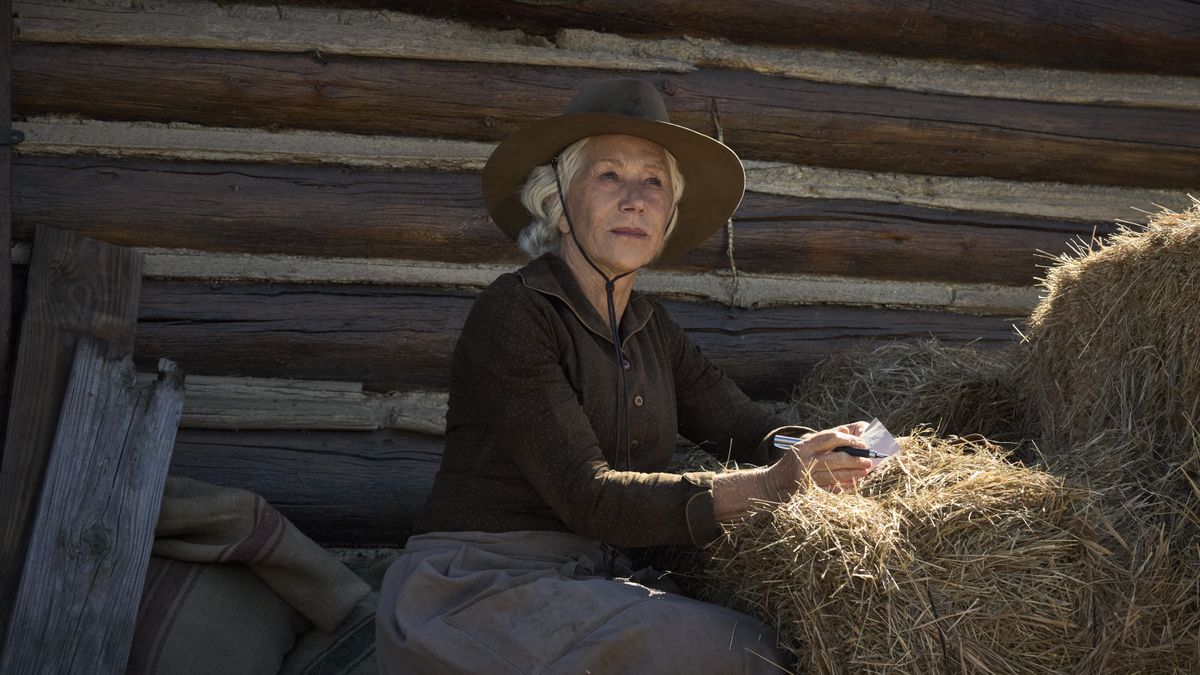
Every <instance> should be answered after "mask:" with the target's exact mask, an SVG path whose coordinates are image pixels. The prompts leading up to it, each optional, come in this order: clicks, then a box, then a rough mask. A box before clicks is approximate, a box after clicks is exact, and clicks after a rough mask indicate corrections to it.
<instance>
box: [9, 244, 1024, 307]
mask: <svg viewBox="0 0 1200 675" xmlns="http://www.w3.org/2000/svg"><path fill="white" fill-rule="evenodd" d="M893 236H894V235H893ZM26 250H27V249H26V248H25V247H24V246H23V245H17V246H15V247H14V248H13V259H14V260H15V261H17V263H18V264H20V263H21V262H22V261H23V260H24V256H25V253H26ZM136 250H137V251H138V252H140V253H142V254H143V256H145V258H146V276H147V277H150V278H156V279H180V280H182V279H189V280H196V281H217V282H225V281H235V282H244V281H260V282H276V283H278V282H283V283H332V284H361V283H366V284H376V285H385V284H386V285H395V286H406V287H408V286H411V287H433V286H437V287H444V288H448V289H452V290H454V291H464V292H469V293H472V294H474V292H477V291H478V290H480V289H482V288H484V287H485V286H487V285H488V284H489V283H491V282H492V281H494V280H495V279H496V277H498V276H500V275H501V274H504V273H505V272H512V271H514V270H516V269H517V268H518V267H520V265H519V264H489V263H474V264H455V263H430V262H424V261H419V260H418V261H414V260H395V259H388V258H314V257H308V258H302V257H297V256H278V255H276V256H269V255H245V254H219V253H218V254H213V253H205V252H198V251H188V250H183V249H136ZM638 288H639V290H640V291H642V292H645V293H651V294H654V295H659V296H663V297H671V298H676V299H680V300H701V301H710V302H718V303H723V304H725V305H727V306H729V307H737V308H740V309H754V308H762V307H776V306H790V305H812V304H837V305H848V306H887V307H895V308H907V309H914V308H918V309H930V310H936V311H942V312H955V313H965V314H977V315H985V316H987V315H990V316H1013V315H1023V314H1028V313H1029V311H1030V310H1031V309H1033V306H1034V305H1035V304H1037V298H1038V291H1037V289H1036V288H1034V287H1033V286H1000V285H994V284H962V283H950V282H932V281H930V282H924V281H886V280H876V279H859V278H853V277H844V276H821V275H814V274H790V275H782V274H781V275H772V274H753V273H746V272H741V271H739V272H738V273H737V274H732V273H730V272H727V271H725V270H712V271H709V272H705V273H689V272H673V271H669V270H668V271H656V270H646V271H644V272H641V273H640V274H639V278H638Z"/></svg>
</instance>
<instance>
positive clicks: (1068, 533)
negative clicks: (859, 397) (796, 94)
mask: <svg viewBox="0 0 1200 675" xmlns="http://www.w3.org/2000/svg"><path fill="white" fill-rule="evenodd" d="M903 446H904V453H903V454H902V455H901V456H899V457H897V458H896V459H893V460H891V461H890V462H888V463H887V464H885V465H883V466H882V467H880V469H878V470H877V471H876V472H875V473H873V474H872V475H871V476H870V477H869V478H868V479H867V480H866V481H865V482H864V483H863V485H862V486H861V489H860V490H859V491H858V492H852V493H843V494H836V495H835V494H830V493H827V492H824V491H821V490H811V491H808V492H805V493H803V494H800V495H797V496H796V497H795V498H793V499H792V500H791V501H790V502H788V503H786V504H783V505H779V506H778V507H776V508H769V509H767V510H765V511H764V512H762V513H760V514H757V515H756V516H755V517H752V518H750V519H747V520H745V521H743V522H741V523H739V524H736V525H733V526H730V527H728V528H727V532H726V536H725V538H724V539H723V540H722V541H721V542H720V543H719V544H718V546H717V548H716V550H715V552H714V554H713V557H712V559H711V560H710V562H709V564H708V567H707V569H706V574H707V579H708V583H709V586H710V588H709V591H708V597H709V599H712V600H714V601H717V602H720V603H722V604H726V605H728V606H732V607H735V608H737V609H740V610H742V611H747V612H750V613H752V614H755V615H757V616H758V617H760V618H761V619H763V620H765V621H767V622H769V623H772V624H773V625H775V626H776V627H777V628H778V629H779V631H780V635H781V637H782V639H783V640H784V642H785V645H784V646H785V647H786V648H787V649H789V650H791V651H792V652H793V653H794V654H795V655H796V657H797V659H798V667H797V672H810V671H813V672H823V673H831V672H902V673H927V672H947V671H969V672H995V673H1053V672H1071V671H1076V670H1079V669H1080V667H1081V664H1086V663H1088V662H1089V658H1090V655H1091V654H1092V652H1093V651H1094V646H1093V644H1092V642H1091V636H1090V635H1089V634H1088V632H1087V628H1088V626H1089V624H1092V623H1093V622H1092V621H1091V615H1090V613H1091V611H1092V608H1093V600H1094V598H1093V589H1094V587H1095V585H1096V584H1097V582H1098V581H1100V580H1101V579H1102V577H1103V575H1104V573H1105V570H1106V568H1105V566H1104V564H1103V561H1102V558H1103V555H1102V554H1103V551H1102V549H1100V547H1098V546H1097V545H1096V544H1095V538H1096V537H1095V533H1094V531H1093V527H1092V525H1091V524H1090V523H1089V521H1088V518H1087V515H1088V512H1089V511H1088V510H1089V509H1090V508H1092V505H1091V501H1090V497H1089V496H1088V495H1087V493H1085V492H1081V491H1076V490H1072V489H1069V488H1066V487H1065V486H1064V484H1063V481H1062V480H1061V479H1059V478H1056V477H1054V476H1052V475H1050V474H1048V473H1045V472H1042V471H1037V470H1033V469H1028V468H1023V467H1018V466H1013V465H1011V464H1010V463H1009V462H1007V461H1006V460H1005V459H1004V457H1003V453H1002V452H1001V450H1000V449H999V448H998V447H997V446H994V445H991V444H987V443H979V444H962V443H950V442H948V441H945V440H942V439H937V438H934V437H932V436H928V435H925V436H917V437H910V438H907V439H903Z"/></svg>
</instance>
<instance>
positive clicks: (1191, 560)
mask: <svg viewBox="0 0 1200 675" xmlns="http://www.w3.org/2000/svg"><path fill="white" fill-rule="evenodd" d="M1155 444H1156V441H1155V440H1154V439H1153V438H1152V437H1146V436H1138V435H1135V434H1131V433H1130V432H1127V431H1124V430H1120V429H1112V430H1107V431H1103V432H1101V433H1099V434H1098V435H1097V436H1095V437H1094V438H1092V439H1091V440H1089V441H1087V442H1085V443H1077V444H1074V445H1072V446H1070V447H1068V448H1066V449H1060V452H1059V453H1058V454H1057V455H1055V456H1054V457H1051V458H1050V459H1049V467H1050V470H1052V471H1054V472H1055V473H1057V474H1059V475H1062V476H1065V477H1067V478H1068V479H1069V481H1071V482H1073V483H1076V484H1080V485H1084V486H1087V487H1088V488H1089V489H1091V490H1093V491H1094V492H1095V493H1096V494H1097V496H1098V503H1097V508H1098V509H1099V510H1100V511H1101V512H1102V515H1099V516H1093V520H1094V521H1096V522H1098V523H1102V524H1103V527H1101V528H1100V529H1099V530H1098V531H1099V535H1100V543H1101V544H1102V545H1103V546H1104V547H1106V548H1108V549H1109V550H1110V551H1112V555H1111V556H1109V557H1108V558H1107V560H1106V561H1105V564H1106V566H1107V567H1108V569H1107V571H1106V573H1105V575H1104V576H1105V578H1106V580H1105V581H1104V583H1100V584H1097V587H1096V595H1095V604H1096V607H1097V611H1096V612H1095V616H1094V621H1095V626H1094V631H1095V632H1096V634H1097V635H1101V636H1104V638H1103V639H1102V640H1097V641H1096V649H1095V654H1094V657H1093V663H1094V664H1095V669H1096V671H1097V672H1123V673H1133V672H1140V673H1195V672H1200V433H1196V432H1193V433H1191V434H1189V436H1188V437H1187V438H1180V439H1175V440H1174V441H1173V443H1172V447H1171V448H1170V450H1169V451H1163V450H1157V451H1156V450H1155ZM1165 456H1176V457H1185V458H1186V459H1185V460H1184V461H1182V462H1175V463H1165V462H1164V460H1163V457H1165Z"/></svg>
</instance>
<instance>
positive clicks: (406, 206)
mask: <svg viewBox="0 0 1200 675" xmlns="http://www.w3.org/2000/svg"><path fill="white" fill-rule="evenodd" d="M478 180H479V179H478V177H476V176H473V175H470V174H460V173H434V172H418V171H389V172H380V171H363V170H349V169H344V168H335V167H309V166H277V165H247V164H225V163H220V164H218V163H209V162H205V163H190V162H189V163H182V162H162V161H158V162H148V161H142V160H97V159H95V158H84V157H74V158H48V157H47V158H42V157H24V156H23V157H21V158H19V159H18V161H17V163H16V164H15V173H14V219H15V225H14V226H15V230H14V236H15V238H16V239H17V240H18V241H27V240H29V239H30V238H32V235H33V227H34V224H35V223H37V224H43V225H50V226H53V227H58V228H62V229H67V230H72V231H76V232H79V233H80V234H84V235H87V236H90V237H94V238H97V239H102V240H105V241H109V242H112V243H115V244H119V245H122V246H131V247H141V248H143V249H146V248H156V249H157V248H170V249H188V250H191V251H206V252H212V253H224V254H251V255H255V256H272V255H274V256H280V255H282V256H294V257H307V258H312V259H313V260H310V261H301V260H297V261H295V262H294V264H293V265H292V269H299V268H301V267H310V268H311V267H314V266H315V265H316V264H318V262H319V261H317V260H315V259H316V258H324V259H326V261H327V262H332V260H331V259H342V258H344V259H348V261H353V262H355V263H365V264H359V265H357V266H355V265H351V266H350V267H349V270H350V271H351V272H352V273H353V272H356V273H358V274H359V275H360V278H359V279H358V280H360V281H368V282H369V281H371V279H370V278H369V277H366V276H362V275H369V274H370V273H371V272H372V271H373V270H376V271H377V268H378V266H379V265H381V264H386V263H385V261H384V260H380V259H392V260H409V261H427V262H430V263H451V264H456V265H465V266H476V265H479V264H487V265H504V266H509V267H511V266H516V265H519V264H520V263H521V262H522V261H523V260H524V255H523V254H522V253H520V251H518V250H517V247H516V246H515V245H514V244H513V243H512V242H511V241H510V240H509V239H508V238H507V237H505V236H504V235H503V234H501V233H500V231H499V230H498V229H497V228H496V227H495V226H494V225H492V223H491V220H490V219H489V218H488V216H487V212H486V211H485V209H484V207H483V204H482V198H481V197H480V195H479V194H478ZM471 195H474V196H471ZM1182 197H1183V199H1186V196H1182ZM1145 206H1147V207H1149V206H1150V204H1149V202H1146V203H1145ZM1123 210H1129V209H1128V208H1127V207H1126V208H1125V209H1123ZM1114 211H1115V210H1114ZM1118 213H1119V212H1118ZM1131 213H1132V212H1131ZM1114 228H1115V226H1114V225H1113V224H1112V220H1111V219H1108V220H1105V221H1101V222H1100V223H1095V222H1092V223H1079V222H1076V221H1073V220H1057V219H1043V218H1030V217H1022V216H1011V215H1005V214H997V213H986V212H979V211H958V210H953V211H951V210H945V209H933V208H927V207H917V206H908V205H904V204H888V203H883V202H873V201H862V200H853V201H851V200H841V199H836V200H835V199H819V198H805V197H776V196H770V195H763V194H758V193H749V194H747V196H746V198H745V199H744V200H743V202H742V205H741V207H740V208H739V209H738V212H737V213H736V214H735V215H734V245H735V259H736V262H737V268H738V269H739V270H740V271H741V272H745V273H747V274H749V275H751V276H753V275H783V276H796V275H802V276H809V277H811V276H822V275H823V276H836V277H849V278H858V279H864V280H892V281H918V282H930V283H939V284H943V285H961V284H991V285H1003V286H1026V287H1027V286H1031V285H1032V284H1033V283H1034V279H1035V278H1036V277H1037V276H1039V275H1040V274H1041V269H1040V267H1039V265H1041V264H1042V263H1043V261H1044V256H1042V255H1041V254H1040V253H1039V252H1042V253H1046V254H1050V255H1057V254H1059V253H1065V252H1067V250H1068V243H1069V242H1070V241H1073V240H1076V239H1078V238H1080V237H1082V238H1090V237H1091V236H1093V235H1100V236H1103V235H1105V234H1108V233H1110V232H1112V231H1113V230H1114ZM726 238H727V237H726V234H725V233H724V232H721V233H718V234H717V235H716V236H713V237H711V238H710V239H709V240H708V241H707V242H705V243H704V244H703V245H701V246H700V247H699V248H697V249H696V250H694V251H692V252H691V253H689V254H688V255H687V256H685V257H684V258H683V259H682V260H680V261H678V262H676V263H673V264H672V265H670V266H669V267H668V268H666V269H669V270H670V271H673V272H692V273H704V272H708V271H713V270H721V269H727V268H728V267H729V260H728V256H727V251H726V243H727V242H726ZM144 252H146V253H147V254H149V255H151V257H152V258H153V260H152V261H151V262H150V269H149V273H151V274H154V273H155V271H156V270H159V269H163V267H160V265H159V262H158V258H157V256H159V255H160V254H161V255H166V252H162V251H159V252H152V251H145V250H144ZM224 257H225V258H231V256H230V255H226V256H224ZM232 257H233V258H236V256H232ZM964 258H966V259H970V260H971V261H972V262H971V264H969V265H963V264H948V261H950V260H962V259H964ZM362 259H371V260H373V263H372V262H371V261H366V260H362ZM198 262H201V263H202V264H203V262H202V261H198ZM212 264H213V265H215V266H214V267H212V268H210V269H211V270H212V273H213V274H220V275H222V276H229V275H232V274H233V273H234V271H233V270H232V269H230V268H229V267H227V266H226V265H225V264H223V263H219V262H217V261H216V260H213V261H212ZM183 269H184V263H183V261H182V260H180V261H179V262H178V263H177V267H176V268H175V270H174V274H176V275H183V274H184V272H183ZM201 269H203V268H201ZM218 270H220V271H218ZM166 273H167V274H172V271H171V270H170V269H169V268H168V269H167V270H166ZM432 274H433V273H432V272H431V278H430V280H429V281H428V283H435V282H434V281H433V279H432ZM277 280H283V279H282V278H280V279H277ZM314 280H316V279H314ZM327 280H329V281H333V280H334V279H327ZM380 281H382V279H380ZM727 296H728V294H727V293H722V294H721V295H720V296H717V297H718V298H719V299H725V298H726V297H727ZM914 299H915V296H914ZM763 301H765V302H768V304H770V302H769V300H767V299H766V298H763ZM781 301H782V299H781ZM876 302H883V300H878V301H876ZM925 304H930V303H925ZM933 304H937V303H933Z"/></svg>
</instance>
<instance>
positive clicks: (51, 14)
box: [13, 0, 690, 71]
mask: <svg viewBox="0 0 1200 675" xmlns="http://www.w3.org/2000/svg"><path fill="white" fill-rule="evenodd" d="M13 4H14V6H15V9H16V10H17V16H16V19H17V20H16V30H17V34H18V35H19V36H20V40H21V41H23V42H62V43H82V44H118V45H137V46H154V47H198V48H208V49H212V48H216V49H246V50H254V51H271V52H315V53H317V54H354V55H358V56H378V57H388V58H408V59H439V60H453V61H484V62H488V63H526V64H531V65H557V66H562V65H569V66H576V67H584V68H595V67H600V68H615V69H621V70H660V71H662V70H666V71H686V70H689V69H690V67H689V66H688V64H685V63H681V62H679V61H677V60H674V59H655V58H646V57H641V58H637V57H633V56H624V55H613V56H611V57H609V58H604V56H603V55H600V54H595V53H581V52H573V51H567V50H560V49H553V48H552V47H551V45H550V44H549V43H548V41H545V40H541V41H540V42H541V43H542V44H539V45H531V44H529V42H531V41H529V40H524V41H523V42H524V43H525V44H521V42H518V40H520V38H522V37H523V36H521V35H519V34H518V35H513V34H512V33H514V32H515V31H506V32H504V33H502V32H500V31H481V30H470V29H466V30H464V29H463V28H459V29H458V30H455V29H454V28H452V27H448V26H446V25H445V24H444V22H433V21H427V20H426V21H424V22H422V21H421V20H420V19H416V17H406V16H403V15H400V16H395V15H393V16H389V17H387V18H388V19H392V21H391V22H388V21H386V20H385V22H382V23H380V22H378V21H375V22H372V21H370V19H369V17H366V16H363V15H364V14H367V13H366V12H357V13H353V12H347V13H346V14H351V15H352V18H353V19H354V22H353V24H352V23H351V22H350V21H345V19H347V18H351V17H346V16H338V15H337V13H331V12H325V13H321V16H319V17H308V18H306V19H301V18H297V17H292V16H290V15H291V14H292V13H293V12H294V10H292V8H288V9H289V10H292V11H288V12H286V13H285V12H279V11H273V12H272V13H271V14H270V15H269V16H252V17H247V16H244V15H243V16H222V15H221V14H222V13H223V12H222V8H221V6H219V5H216V4H215V3H209V2H188V1H186V0H184V1H182V2H166V3H162V4H161V5H159V6H156V7H153V8H151V9H150V10H149V11H147V10H145V9H144V8H137V9H135V10H134V11H130V8H127V7H120V8H116V7H112V6H111V5H104V4H100V3H97V4H88V3H78V4H73V5H71V6H63V5H62V4H60V3H47V2H44V1H43V2H15V3H13ZM236 7H237V9H243V8H244V5H240V6H236ZM281 14H282V15H283V16H281ZM343 21H345V22H344V23H343ZM421 23H424V24H425V25H420V24H421ZM414 24H418V25H415V26H414ZM422 29H424V30H422ZM447 33H449V35H447ZM462 33H467V35H462ZM505 33H508V34H505ZM532 42H538V41H536V40H535V41H532Z"/></svg>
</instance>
